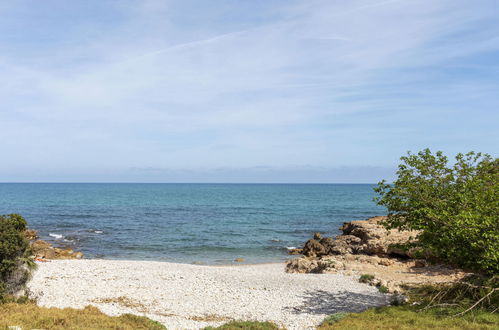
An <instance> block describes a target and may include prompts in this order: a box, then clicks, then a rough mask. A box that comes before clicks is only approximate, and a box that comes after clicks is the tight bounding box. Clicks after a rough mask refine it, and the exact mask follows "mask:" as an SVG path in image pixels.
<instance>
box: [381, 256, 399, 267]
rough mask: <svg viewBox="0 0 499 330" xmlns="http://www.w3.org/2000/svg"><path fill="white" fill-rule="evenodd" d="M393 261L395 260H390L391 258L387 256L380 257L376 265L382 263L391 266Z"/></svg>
mask: <svg viewBox="0 0 499 330" xmlns="http://www.w3.org/2000/svg"><path fill="white" fill-rule="evenodd" d="M394 263H395V261H393V260H391V259H388V258H381V259H380V260H379V261H378V265H382V266H391V265H393V264H394Z"/></svg>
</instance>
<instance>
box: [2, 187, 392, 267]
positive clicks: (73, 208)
mask: <svg viewBox="0 0 499 330" xmlns="http://www.w3.org/2000/svg"><path fill="white" fill-rule="evenodd" d="M373 187H374V185H369V184H140V183H130V184H128V183H1V184H0V214H7V213H19V214H21V215H23V216H24V217H25V218H26V219H27V220H28V223H29V226H30V227H31V228H34V229H37V230H39V234H40V236H41V239H44V240H47V241H51V242H53V243H54V244H55V245H59V246H69V247H72V248H74V249H76V250H79V251H82V252H83V253H84V254H85V256H86V257H87V258H103V259H134V260H159V261H174V262H184V263H206V264H228V263H232V262H233V261H234V259H235V258H244V259H245V261H246V262H248V263H259V262H275V261H282V260H285V259H287V258H289V256H288V255H287V248H290V247H299V246H302V245H303V243H304V242H305V241H306V240H307V239H309V238H311V237H312V235H313V233H314V232H317V231H319V232H322V233H323V234H325V235H337V234H338V233H339V227H340V226H341V224H342V223H343V222H345V221H351V220H359V219H365V218H368V217H371V216H375V215H383V214H384V213H385V211H384V209H383V208H381V207H379V206H377V205H376V204H375V203H374V202H373V201H372V199H373V197H374V192H373Z"/></svg>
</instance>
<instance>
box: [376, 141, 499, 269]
mask: <svg viewBox="0 0 499 330" xmlns="http://www.w3.org/2000/svg"><path fill="white" fill-rule="evenodd" d="M401 160H402V164H400V165H399V167H398V171H397V175H398V178H397V180H396V181H395V182H394V183H393V184H388V183H386V182H385V181H382V182H380V183H379V184H378V186H377V187H376V188H375V191H376V192H377V193H378V194H379V197H377V198H376V199H375V200H376V201H377V203H378V204H379V205H382V206H385V207H386V208H387V209H388V220H387V221H386V223H385V225H386V226H387V227H388V228H399V229H407V230H418V231H421V233H420V234H419V235H418V244H419V245H420V246H421V247H422V248H424V249H425V250H427V251H430V252H431V253H432V254H433V255H434V256H436V257H437V258H439V259H441V260H443V261H446V262H449V263H452V264H456V265H459V266H462V267H465V268H469V269H473V270H477V271H482V272H485V273H488V274H497V273H499V219H498V217H499V185H498V180H499V159H497V158H495V159H494V158H492V157H491V156H489V155H486V154H481V153H474V152H470V153H467V154H466V155H463V154H458V155H457V156H456V161H455V163H454V164H453V165H451V164H449V162H448V159H447V157H446V156H444V155H443V154H442V152H437V153H436V154H432V152H431V151H430V150H429V149H425V150H423V151H421V152H419V153H418V154H411V153H408V155H407V156H404V157H402V158H401Z"/></svg>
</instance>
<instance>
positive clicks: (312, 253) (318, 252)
mask: <svg viewBox="0 0 499 330" xmlns="http://www.w3.org/2000/svg"><path fill="white" fill-rule="evenodd" d="M302 253H303V255H305V256H307V257H320V256H323V255H325V254H326V248H325V247H324V245H322V244H321V243H320V242H319V241H317V240H315V239H310V240H308V241H307V243H305V246H304V247H303V251H302Z"/></svg>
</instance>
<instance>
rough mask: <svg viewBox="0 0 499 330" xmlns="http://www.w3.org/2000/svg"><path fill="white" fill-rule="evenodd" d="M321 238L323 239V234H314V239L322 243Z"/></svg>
mask: <svg viewBox="0 0 499 330" xmlns="http://www.w3.org/2000/svg"><path fill="white" fill-rule="evenodd" d="M321 238H322V235H321V233H319V232H317V233H315V234H314V239H315V240H317V241H320V240H321Z"/></svg>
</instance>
